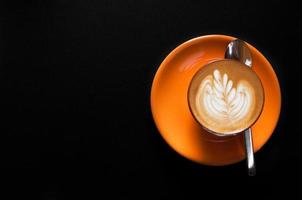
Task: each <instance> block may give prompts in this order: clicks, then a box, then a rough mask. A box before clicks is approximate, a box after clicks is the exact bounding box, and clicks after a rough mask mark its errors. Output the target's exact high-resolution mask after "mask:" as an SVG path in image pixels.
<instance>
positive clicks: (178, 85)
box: [151, 35, 281, 165]
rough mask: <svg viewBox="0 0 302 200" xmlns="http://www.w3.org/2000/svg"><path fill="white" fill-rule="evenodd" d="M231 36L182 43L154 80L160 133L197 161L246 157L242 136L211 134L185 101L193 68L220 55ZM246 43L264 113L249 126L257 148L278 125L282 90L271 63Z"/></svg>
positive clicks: (228, 161) (227, 161)
mask: <svg viewBox="0 0 302 200" xmlns="http://www.w3.org/2000/svg"><path fill="white" fill-rule="evenodd" d="M233 39H235V38H233V37H230V36H225V35H208V36H202V37H198V38H195V39H192V40H189V41H187V42H185V43H183V44H181V45H180V46H178V47H177V48H176V49H174V50H173V51H172V52H171V53H170V54H169V55H168V56H167V57H166V58H165V60H164V61H163V62H162V64H161V65H160V67H159V69H158V71H157V72H156V75H155V77H154V80H153V84H152V90H151V110H152V114H153V118H154V121H155V124H156V126H157V128H158V130H159V132H160V134H161V135H162V137H163V138H164V140H165V141H166V142H167V143H168V144H169V145H170V146H171V147H172V148H173V149H174V150H175V151H177V152H178V153H179V154H181V155H182V156H184V157H186V158H188V159H190V160H192V161H195V162H198V163H201V164H206V165H228V164H232V163H236V162H239V161H241V160H242V159H244V158H245V151H244V142H243V138H242V135H239V136H233V137H227V138H225V137H218V136H213V135H212V134H209V133H208V132H207V131H205V130H204V129H203V128H201V127H200V125H199V124H198V123H197V122H196V121H195V120H194V118H193V116H192V115H191V113H190V110H189V106H188V102H187V90H188V87H189V84H190V81H191V79H192V77H193V75H194V74H195V72H196V71H197V70H198V69H200V67H202V66H203V65H205V64H206V63H208V62H210V61H213V60H217V59H222V58H224V52H225V50H226V47H227V45H228V43H229V42H230V41H231V40H233ZM249 47H250V50H251V53H252V58H253V67H252V69H253V70H254V71H255V72H256V73H257V75H258V76H259V78H260V79H261V81H262V84H263V87H264V93H265V102H264V108H263V111H262V114H261V116H260V117H259V119H258V121H257V122H256V123H255V124H254V125H253V127H252V131H253V142H254V150H255V152H256V151H258V150H259V149H260V148H261V147H262V146H263V145H264V144H265V143H266V142H267V141H268V139H269V138H270V136H271V135H272V133H273V131H274V129H275V127H276V125H277V122H278V118H279V114H280V109H281V92H280V86H279V82H278V79H277V76H276V74H275V72H274V70H273V68H272V66H271V65H270V63H269V62H268V61H267V60H266V58H265V57H264V56H263V55H262V54H261V53H260V52H259V51H258V50H257V49H256V48H254V47H253V46H251V45H249Z"/></svg>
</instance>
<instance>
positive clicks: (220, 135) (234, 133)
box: [187, 58, 265, 137]
mask: <svg viewBox="0 0 302 200" xmlns="http://www.w3.org/2000/svg"><path fill="white" fill-rule="evenodd" d="M223 60H231V61H235V62H238V63H241V62H239V61H238V60H233V59H228V58H218V59H216V60H212V61H210V62H207V63H206V64H204V65H202V67H200V68H199V69H198V70H197V71H196V72H195V73H194V75H193V77H192V78H191V80H190V84H189V87H188V90H187V103H188V106H189V110H190V113H191V115H192V116H193V118H194V120H195V121H196V122H197V123H198V124H199V125H200V126H201V127H202V128H203V129H205V130H206V131H207V132H209V133H210V134H213V135H215V136H218V137H232V136H237V135H240V134H242V133H244V131H246V130H248V129H249V128H251V127H252V126H253V125H254V124H255V123H256V122H257V121H258V119H259V118H260V116H261V114H262V111H263V108H264V102H265V93H264V87H263V84H262V82H261V79H260V78H259V76H258V75H257V74H256V72H255V71H254V70H253V69H252V67H248V68H249V69H250V70H251V71H252V72H253V73H254V74H255V75H256V77H257V79H258V80H259V81H260V83H261V84H260V86H261V90H262V94H263V103H262V105H261V109H260V112H259V114H258V116H257V117H256V118H255V120H254V121H253V123H251V125H250V126H248V127H247V128H244V129H240V130H239V131H230V132H228V133H220V132H216V131H213V130H211V129H209V128H208V127H206V126H204V125H203V124H202V123H201V122H200V121H199V120H198V119H197V117H196V116H195V114H194V112H193V110H192V107H191V104H190V98H189V93H190V90H191V86H192V82H193V79H194V78H195V76H197V74H198V73H199V71H201V70H202V69H203V67H204V66H206V65H209V64H211V63H214V62H220V61H223ZM241 64H243V65H244V63H241Z"/></svg>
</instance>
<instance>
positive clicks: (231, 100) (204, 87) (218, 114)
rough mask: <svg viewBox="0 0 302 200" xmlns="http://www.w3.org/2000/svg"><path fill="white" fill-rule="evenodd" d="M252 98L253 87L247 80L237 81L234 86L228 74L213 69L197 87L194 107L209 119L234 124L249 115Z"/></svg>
mask: <svg viewBox="0 0 302 200" xmlns="http://www.w3.org/2000/svg"><path fill="white" fill-rule="evenodd" d="M253 99H254V92H253V88H252V87H251V86H250V84H249V83H248V82H246V81H243V80H241V81H238V82H237V86H236V87H235V86H234V83H233V81H232V80H230V79H229V76H228V74H226V73H224V74H223V75H222V74H221V73H220V71H219V70H218V69H215V70H214V72H213V74H212V75H208V76H207V77H205V78H204V80H203V81H202V82H201V84H200V87H199V88H198V91H197V93H196V108H197V109H198V112H200V113H202V112H206V113H207V115H208V117H210V118H211V121H215V122H217V123H230V124H235V123H238V122H239V121H241V120H243V119H245V118H246V117H247V116H248V115H249V113H250V112H251V108H252V106H251V105H252V101H253ZM202 108H203V109H202Z"/></svg>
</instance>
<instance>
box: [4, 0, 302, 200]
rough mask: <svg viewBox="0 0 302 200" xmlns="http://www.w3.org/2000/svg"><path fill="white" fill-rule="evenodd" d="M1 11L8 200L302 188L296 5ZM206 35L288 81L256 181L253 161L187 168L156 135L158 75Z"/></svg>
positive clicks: (109, 0) (24, 4)
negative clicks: (243, 44) (236, 43)
mask: <svg viewBox="0 0 302 200" xmlns="http://www.w3.org/2000/svg"><path fill="white" fill-rule="evenodd" d="M8 2H9V3H8ZM222 2H224V3H222ZM0 4H1V6H0V7H1V8H0V11H1V12H0V13H1V14H0V91H1V95H0V103H1V104H0V105H1V107H0V115H1V119H2V120H1V126H0V130H1V133H0V158H1V168H2V170H1V171H2V172H3V174H5V175H6V176H7V177H8V179H6V182H5V185H6V187H5V188H7V189H12V191H13V192H11V193H10V195H14V194H21V195H22V196H24V197H30V199H47V200H48V199H74V198H76V197H78V198H80V199H92V198H93V197H94V198H101V197H104V196H105V195H110V197H111V198H114V197H121V199H132V197H140V198H141V199H145V198H153V199H160V198H164V197H166V198H167V199H169V198H172V197H182V198H183V199H185V198H186V197H188V196H197V197H200V198H202V196H203V195H204V194H210V195H212V196H214V197H215V196H218V195H221V194H230V193H231V195H230V196H232V195H234V193H232V191H236V190H237V189H238V188H240V190H241V191H245V192H246V191H247V189H246V186H250V187H251V188H252V190H253V191H254V192H255V193H256V195H259V194H260V193H261V192H267V194H268V195H272V194H273V193H276V192H280V191H283V189H284V187H285V186H291V184H292V180H294V181H297V180H300V178H301V172H300V171H301V168H302V165H301V162H300V160H301V159H302V145H301V139H302V137H301V135H302V131H301V129H300V128H298V126H299V125H300V124H301V122H300V121H301V113H302V109H301V102H302V100H301V97H300V96H299V93H301V92H302V90H301V86H302V84H301V81H302V75H301V73H302V70H301V68H302V66H301V61H300V59H301V55H302V50H301V45H302V12H301V7H299V6H298V4H290V3H289V1H283V2H282V1H271V2H267V1H260V2H256V1H243V0H241V1H236V2H235V1H217V0H209V1H202V0H200V1H151V0H150V1H146V0H141V1H129V0H127V1H122V0H121V1H117V0H115V1H113V0H106V1H104V0H100V1H97V0H87V1H84V0H82V1H81V0H73V1H67V0H52V1H50V0H49V1H17V2H15V1H6V2H5V1H1V3H0ZM206 34H227V35H233V36H235V37H239V38H241V39H243V40H246V41H248V42H250V43H252V44H253V45H254V46H255V47H256V48H258V49H259V50H260V51H261V52H262V53H263V54H264V55H265V56H266V57H267V58H268V60H269V61H270V62H271V64H272V65H273V67H274V70H275V72H276V73H277V75H278V78H279V81H280V84H281V89H282V112H281V117H280V121H279V123H278V126H277V128H276V130H275V132H274V134H273V136H272V137H271V139H270V140H269V141H268V143H267V144H266V145H265V146H264V147H263V148H262V149H261V150H260V151H259V152H258V153H257V154H256V163H257V176H256V177H253V178H251V177H247V174H246V163H245V162H244V161H242V162H240V163H238V164H235V165H230V166H225V167H208V166H202V165H199V164H196V163H193V162H191V161H188V160H186V159H185V158H183V157H181V156H180V155H178V154H177V153H176V152H175V151H174V150H172V149H171V148H170V147H169V146H168V145H167V144H166V143H165V142H164V141H163V139H162V138H161V136H160V135H159V133H158V130H157V129H156V127H155V125H154V122H153V119H152V116H151V112H150V100H149V99H150V87H151V84H152V79H153V76H154V74H155V72H156V70H157V68H158V66H159V65H160V63H161V62H162V60H163V59H164V58H165V56H166V55H167V54H168V53H169V52H170V51H171V50H173V49H174V48H175V47H176V46H178V45H179V44H181V43H182V42H184V41H186V40H188V39H191V38H194V37H197V36H200V35H206ZM283 179H285V180H283ZM1 180H3V179H2V177H1ZM217 188H219V189H217ZM3 190H6V189H3ZM293 191H294V190H290V192H289V193H288V194H292V193H293ZM237 195H238V194H237ZM111 198H106V199H111Z"/></svg>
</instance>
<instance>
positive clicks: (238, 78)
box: [188, 59, 264, 136]
mask: <svg viewBox="0 0 302 200" xmlns="http://www.w3.org/2000/svg"><path fill="white" fill-rule="evenodd" d="M188 103H189V108H190V111H191V113H192V115H193V117H194V118H195V119H196V121H197V122H198V123H199V124H200V125H202V127H204V128H206V129H207V130H208V131H210V132H211V133H213V134H216V135H219V136H225V135H233V134H237V133H240V132H242V131H244V130H246V129H247V128H249V127H251V126H252V125H253V124H254V123H255V122H256V120H257V119H258V117H259V116H260V114H261V111H262V108H263V103H264V93H263V87H262V84H261V81H260V79H259V78H258V76H257V74H256V73H255V72H254V71H253V70H252V69H251V68H249V67H246V66H245V65H244V64H242V63H241V62H238V61H236V60H227V59H226V60H217V61H213V62H211V63H208V64H206V65H204V66H203V67H202V68H200V69H199V70H198V71H197V72H196V73H195V75H194V77H193V78H192V80H191V83H190V86H189V88H188Z"/></svg>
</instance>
